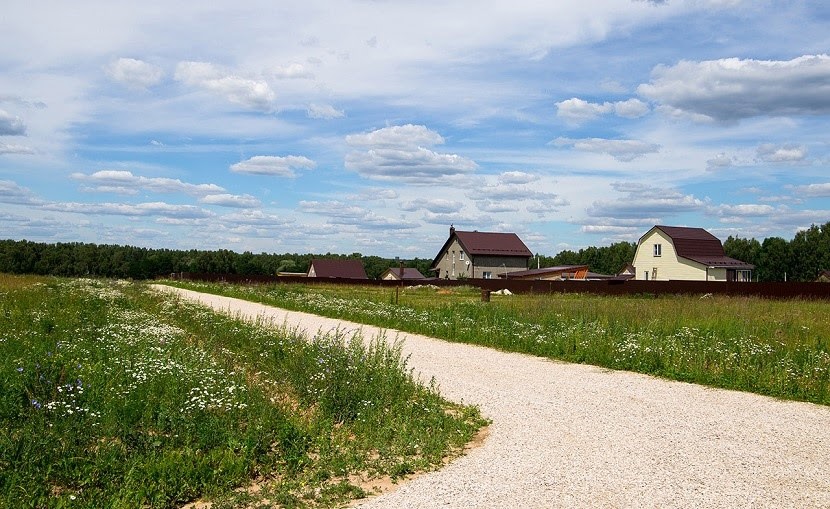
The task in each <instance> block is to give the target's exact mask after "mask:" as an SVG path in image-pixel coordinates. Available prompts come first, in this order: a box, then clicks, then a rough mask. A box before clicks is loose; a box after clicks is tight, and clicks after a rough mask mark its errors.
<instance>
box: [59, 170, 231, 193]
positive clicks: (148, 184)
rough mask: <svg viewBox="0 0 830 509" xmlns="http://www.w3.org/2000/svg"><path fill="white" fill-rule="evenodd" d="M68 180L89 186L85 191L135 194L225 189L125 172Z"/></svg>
mask: <svg viewBox="0 0 830 509" xmlns="http://www.w3.org/2000/svg"><path fill="white" fill-rule="evenodd" d="M70 178H72V179H73V180H77V181H80V182H84V183H88V184H91V185H92V187H88V188H85V190H86V191H92V192H103V193H118V194H136V192H137V190H139V189H144V190H147V191H152V192H155V193H185V194H188V195H191V196H203V195H206V194H215V193H221V192H222V191H224V190H225V189H224V188H222V187H220V186H217V185H216V184H189V183H187V182H182V181H181V180H179V179H171V178H164V177H142V176H139V175H133V173H132V172H130V171H125V170H100V171H96V172H95V173H91V174H89V175H87V174H84V173H73V174H72V175H70Z"/></svg>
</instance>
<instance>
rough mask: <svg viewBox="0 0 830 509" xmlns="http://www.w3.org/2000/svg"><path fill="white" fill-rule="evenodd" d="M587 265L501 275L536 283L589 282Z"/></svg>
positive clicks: (546, 268)
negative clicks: (572, 280)
mask: <svg viewBox="0 0 830 509" xmlns="http://www.w3.org/2000/svg"><path fill="white" fill-rule="evenodd" d="M588 274H589V273H588V266H587V265H560V266H558V267H545V268H543V269H531V270H521V271H516V272H508V273H507V274H503V275H501V274H500V275H499V277H503V278H505V279H512V280H516V279H520V280H536V281H539V280H541V281H561V280H570V279H578V280H583V281H584V280H587V279H588Z"/></svg>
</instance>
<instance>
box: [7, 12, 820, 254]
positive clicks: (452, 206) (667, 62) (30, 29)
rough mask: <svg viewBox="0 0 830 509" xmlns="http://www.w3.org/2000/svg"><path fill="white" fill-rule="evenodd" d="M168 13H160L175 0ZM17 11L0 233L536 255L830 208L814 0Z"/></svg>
mask: <svg viewBox="0 0 830 509" xmlns="http://www.w3.org/2000/svg"><path fill="white" fill-rule="evenodd" d="M173 4H175V5H173ZM173 4H171V3H170V2H166V1H165V2H156V1H152V0H149V1H142V2H84V1H79V2H71V3H66V2H37V1H35V2H22V1H11V2H7V3H6V4H4V15H3V16H2V18H0V48H2V49H0V231H2V234H0V237H2V238H12V239H28V240H32V241H39V242H67V241H77V242H94V243H98V244H129V245H137V246H145V247H154V248H171V249H231V250H234V251H239V252H242V251H253V252H256V253H258V252H276V253H283V252H299V253H306V252H314V253H323V252H333V253H352V252H361V253H363V254H367V255H380V256H386V257H395V256H401V257H404V258H411V257H416V256H418V257H426V258H430V257H432V256H434V255H435V253H436V252H437V250H438V249H439V248H440V247H441V245H442V244H443V242H444V240H445V239H446V237H447V233H448V228H449V225H450V224H454V225H455V226H456V228H458V229H461V230H479V231H512V232H516V233H518V234H519V236H520V237H521V238H522V239H523V240H524V241H525V243H526V244H527V245H528V247H529V248H530V249H531V250H532V251H534V252H538V253H542V254H547V255H554V254H556V253H558V252H559V251H561V250H563V249H574V250H576V249H579V248H581V247H586V246H603V245H608V244H611V243H613V242H617V241H622V240H627V241H636V240H637V238H639V236H640V235H642V234H643V233H645V232H646V231H647V230H648V229H649V228H650V227H651V226H653V225H654V224H666V225H675V226H697V227H703V228H706V229H708V230H709V231H711V232H712V233H713V234H715V235H716V236H718V237H720V238H721V239H725V238H726V237H728V236H729V235H737V236H741V237H755V238H757V239H759V240H761V239H763V238H766V237H770V236H780V237H783V238H785V239H790V238H792V237H793V235H795V233H796V232H797V231H798V230H799V229H803V228H806V227H809V226H810V225H811V224H814V223H815V224H823V223H825V222H827V221H830V173H828V171H827V170H828V168H830V147H828V143H830V129H828V127H830V122H829V121H828V120H830V56H828V55H827V53H828V51H829V50H828V48H830V30H828V29H827V27H828V26H830V6H828V5H827V4H825V3H824V2H800V1H791V2H773V1H769V2H767V1H751V2H750V1H741V0H687V1H680V0H665V1H643V0H615V1H611V0H605V1H602V0H600V1H595V2H584V1H565V0H560V1H557V2H541V1H539V2H535V1H522V0H514V1H511V2H504V1H492V2H480V1H476V2H472V1H450V2H444V1H441V2H438V1H422V2H406V1H396V0H388V1H384V0H359V1H343V2H330V1H318V0H308V1H304V2H254V1H249V2H238V1H237V2H225V1H221V0H217V1H214V2H209V3H204V2H176V3H173Z"/></svg>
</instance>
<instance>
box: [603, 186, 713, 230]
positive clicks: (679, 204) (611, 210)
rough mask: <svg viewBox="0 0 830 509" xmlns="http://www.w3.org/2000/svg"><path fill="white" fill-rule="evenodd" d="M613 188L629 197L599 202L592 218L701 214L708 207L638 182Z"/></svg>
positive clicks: (684, 196) (691, 196) (694, 199)
mask: <svg viewBox="0 0 830 509" xmlns="http://www.w3.org/2000/svg"><path fill="white" fill-rule="evenodd" d="M611 187H612V188H613V189H615V190H616V191H618V192H621V193H623V194H625V196H624V197H622V198H618V199H615V200H601V201H595V202H594V203H593V204H592V205H591V206H590V207H588V209H587V213H588V215H589V216H591V217H608V218H618V219H619V218H623V219H636V218H642V217H650V218H663V217H665V216H671V215H675V214H679V213H683V212H694V211H701V210H703V209H704V208H705V207H706V202H704V201H703V200H700V199H698V198H695V197H694V196H693V195H690V194H683V193H681V192H680V191H678V190H676V189H669V188H660V187H655V186H649V185H647V184H638V183H615V184H612V186H611ZM655 222H659V221H655Z"/></svg>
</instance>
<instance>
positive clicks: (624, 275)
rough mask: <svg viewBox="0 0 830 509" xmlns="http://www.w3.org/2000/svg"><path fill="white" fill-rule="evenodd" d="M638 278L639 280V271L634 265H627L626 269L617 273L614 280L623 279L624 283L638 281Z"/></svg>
mask: <svg viewBox="0 0 830 509" xmlns="http://www.w3.org/2000/svg"><path fill="white" fill-rule="evenodd" d="M636 278H637V269H635V268H634V265H632V264H630V263H628V264H626V266H625V267H623V268H622V269H620V271H619V272H617V275H616V276H615V277H614V279H621V280H623V281H627V280H629V279H636Z"/></svg>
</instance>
